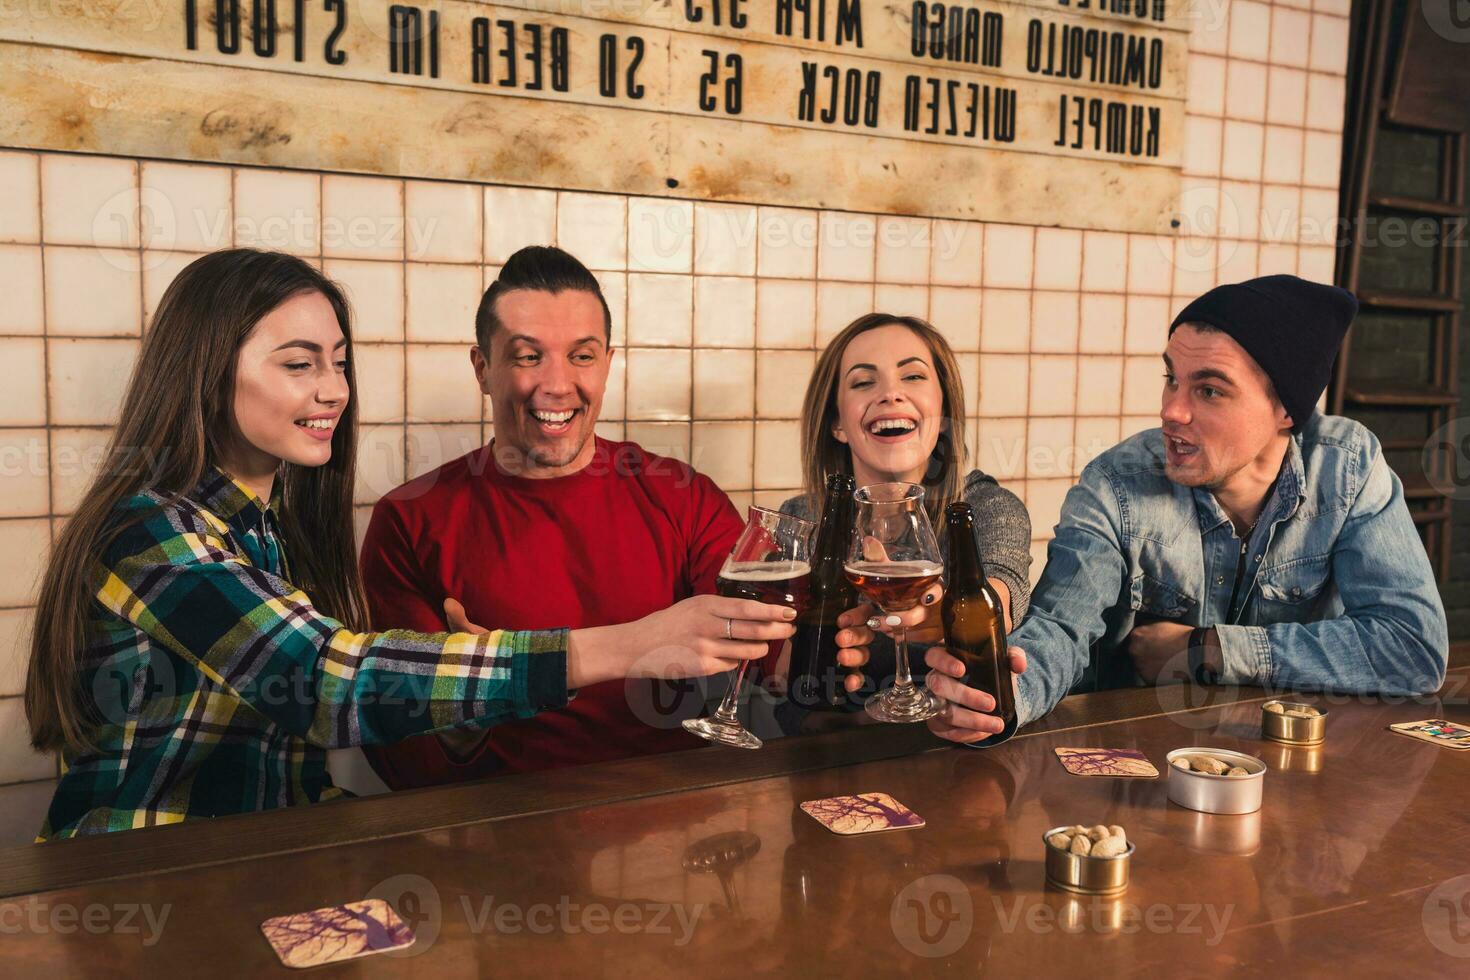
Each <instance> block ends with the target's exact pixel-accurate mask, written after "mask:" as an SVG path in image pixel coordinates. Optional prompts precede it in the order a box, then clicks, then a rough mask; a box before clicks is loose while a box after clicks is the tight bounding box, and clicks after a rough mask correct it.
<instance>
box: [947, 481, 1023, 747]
mask: <svg viewBox="0 0 1470 980" xmlns="http://www.w3.org/2000/svg"><path fill="white" fill-rule="evenodd" d="M944 521H945V526H946V528H947V530H948V533H949V554H948V560H947V561H946V563H945V570H944V577H945V580H946V581H945V586H944V603H943V605H942V606H941V608H940V616H941V619H942V621H943V623H944V642H945V646H946V647H947V648H948V649H949V650H950V652H951V653H953V654H954V655H955V656H956V657H959V658H960V660H962V661H964V664H965V683H966V684H968V685H969V686H970V687H973V688H975V689H976V690H980V691H984V692H985V693H986V694H989V695H990V696H991V697H993V698H995V711H994V712H993V713H994V714H995V715H997V716H998V717H999V718H1000V719H1001V720H1002V721H1004V722H1005V725H1006V727H1005V730H1004V731H1002V732H1000V733H998V734H996V735H992V736H991V737H990V738H988V739H986V740H985V741H987V742H1001V741H1004V740H1005V739H1008V738H1010V737H1011V736H1012V735H1013V734H1015V731H1016V691H1015V687H1014V686H1012V683H1011V661H1010V655H1009V654H1008V653H1007V651H1006V620H1005V609H1004V607H1003V606H1002V605H1001V600H1000V594H999V593H998V592H996V591H995V587H994V586H993V585H991V584H990V582H989V581H987V580H986V578H985V566H984V565H983V564H982V563H981V561H980V549H979V548H978V547H977V546H976V544H975V513H974V511H972V510H971V509H970V505H969V504H967V503H965V502H964V501H960V502H958V503H953V504H950V505H949V507H948V508H946V509H945V512H944ZM982 744H983V743H982Z"/></svg>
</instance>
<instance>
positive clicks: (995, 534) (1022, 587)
mask: <svg viewBox="0 0 1470 980" xmlns="http://www.w3.org/2000/svg"><path fill="white" fill-rule="evenodd" d="M964 498H965V502H966V503H968V504H969V505H970V506H971V507H972V508H974V510H975V542H976V544H978V545H979V547H980V559H981V561H983V562H984V563H985V574H986V576H987V577H988V578H996V579H1000V580H1001V581H1002V582H1004V583H1005V584H1006V587H1007V588H1009V589H1010V590H1011V623H1012V625H1013V626H1014V625H1019V624H1020V622H1021V618H1022V617H1023V616H1025V615H1026V609H1027V607H1028V606H1029V605H1030V604H1031V576H1030V572H1031V515H1029V514H1027V513H1026V505H1025V504H1023V503H1021V498H1019V497H1017V496H1016V495H1015V494H1013V493H1011V492H1010V491H1009V490H1007V489H1005V488H1004V487H1002V486H1001V485H1000V484H999V483H996V482H995V479H994V478H993V477H989V476H986V475H985V474H984V473H981V472H980V471H979V470H971V471H970V475H969V476H967V477H965V489H964ZM820 509H821V502H820V501H814V500H812V499H811V498H809V497H807V496H805V495H803V496H799V497H792V498H791V499H790V500H788V501H786V502H785V503H784V504H782V505H781V512H782V513H785V514H795V515H796V516H797V517H805V518H806V519H807V520H815V519H816V514H817V512H818V511H819V510H820ZM934 530H935V531H936V533H937V534H938V535H939V547H940V554H947V553H948V551H947V540H946V539H947V537H948V533H947V531H946V529H945V528H944V527H943V526H942V525H941V526H940V527H937V528H935V529H934Z"/></svg>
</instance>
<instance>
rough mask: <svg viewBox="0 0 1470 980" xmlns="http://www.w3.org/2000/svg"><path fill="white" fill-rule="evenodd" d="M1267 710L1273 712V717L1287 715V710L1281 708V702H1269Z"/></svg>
mask: <svg viewBox="0 0 1470 980" xmlns="http://www.w3.org/2000/svg"><path fill="white" fill-rule="evenodd" d="M1266 710H1267V711H1269V712H1271V713H1272V714H1273V715H1284V714H1286V709H1285V708H1283V707H1282V706H1281V702H1280V701H1267V702H1266Z"/></svg>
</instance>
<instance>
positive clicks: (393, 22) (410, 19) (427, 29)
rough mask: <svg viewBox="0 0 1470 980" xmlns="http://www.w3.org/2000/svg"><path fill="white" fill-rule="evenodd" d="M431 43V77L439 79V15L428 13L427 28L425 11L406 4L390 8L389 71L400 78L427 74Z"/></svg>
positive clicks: (435, 11) (433, 11)
mask: <svg viewBox="0 0 1470 980" xmlns="http://www.w3.org/2000/svg"><path fill="white" fill-rule="evenodd" d="M426 40H427V42H428V45H427V47H428V64H429V77H430V78H438V77H439V11H437V10H431V11H429V17H428V22H427V26H425V20H424V14H423V11H421V10H419V8H417V7H410V6H408V5H407V4H401V3H395V4H394V5H393V6H391V7H389V8H388V70H389V71H390V72H393V73H394V74H398V75H422V74H423V73H424V48H425V43H424V42H425V41H426Z"/></svg>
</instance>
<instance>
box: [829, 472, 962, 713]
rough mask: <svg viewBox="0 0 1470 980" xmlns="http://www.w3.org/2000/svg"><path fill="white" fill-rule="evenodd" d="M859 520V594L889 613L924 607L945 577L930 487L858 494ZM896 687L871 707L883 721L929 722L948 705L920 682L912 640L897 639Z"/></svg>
mask: <svg viewBox="0 0 1470 980" xmlns="http://www.w3.org/2000/svg"><path fill="white" fill-rule="evenodd" d="M854 498H855V499H856V500H857V515H856V520H855V521H854V522H853V528H852V545H851V547H850V548H849V549H848V553H847V564H846V566H845V568H844V570H845V571H846V572H847V578H848V581H850V582H851V583H852V584H853V586H854V587H856V588H857V590H858V592H859V593H861V594H862V596H863V598H864V599H867V600H868V601H869V602H871V603H872V604H873V605H875V606H877V607H878V608H879V609H881V610H882V611H883V612H884V613H896V612H903V611H904V610H906V609H912V608H913V607H914V606H916V605H918V603H919V600H920V599H922V598H923V597H924V593H925V592H927V591H929V588H930V586H932V585H933V584H934V583H935V582H938V581H939V579H940V576H942V575H943V574H944V561H943V560H942V559H941V558H940V555H939V541H938V539H936V538H935V537H934V528H933V527H932V526H931V525H930V524H929V514H928V512H927V511H925V510H924V488H923V487H921V486H919V485H918V484H916V483H878V484H874V485H873V486H870V487H863V488H861V489H859V490H858V491H857V493H856V494H854ZM893 645H894V662H895V665H896V666H895V673H894V679H893V686H892V687H890V688H889V689H888V690H886V691H882V692H880V693H878V694H875V695H873V696H872V697H871V698H869V699H868V702H867V704H866V705H865V707H866V708H867V712H868V714H870V715H872V716H873V717H874V718H876V719H878V720H879V721H896V722H910V721H923V720H924V719H926V718H932V717H934V716H935V715H937V714H939V712H940V710H941V709H942V708H943V707H944V701H943V700H942V699H940V698H938V697H936V696H935V695H934V694H931V693H930V692H929V690H928V688H924V687H920V686H918V685H917V684H915V683H914V678H913V675H912V674H911V673H910V672H909V649H908V639H907V637H906V636H905V635H904V631H903V629H902V628H900V629H899V630H898V631H897V632H896V633H895V634H894V637H893Z"/></svg>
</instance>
